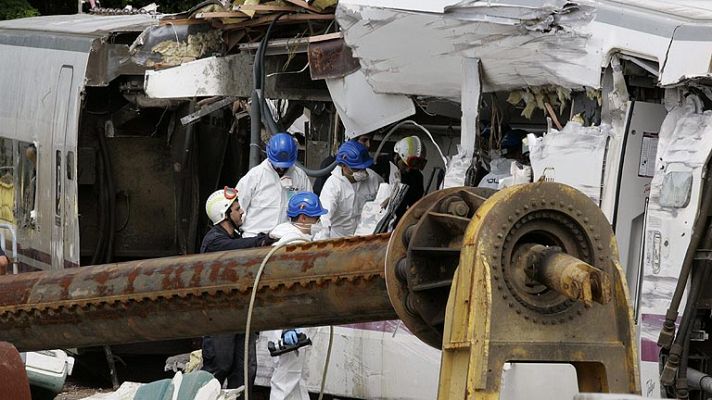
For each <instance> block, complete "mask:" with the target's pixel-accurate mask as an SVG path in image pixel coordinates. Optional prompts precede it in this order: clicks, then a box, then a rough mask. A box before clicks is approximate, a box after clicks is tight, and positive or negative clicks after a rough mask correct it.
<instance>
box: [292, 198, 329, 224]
mask: <svg viewBox="0 0 712 400" xmlns="http://www.w3.org/2000/svg"><path fill="white" fill-rule="evenodd" d="M328 212H329V210H326V209H324V207H322V206H321V201H319V196H317V195H316V194H314V193H312V192H299V193H297V194H295V195H294V196H292V198H291V199H289V204H287V216H288V217H290V218H294V217H298V216H299V215H301V214H304V215H306V216H307V217H319V216H321V215H324V214H326V213H328Z"/></svg>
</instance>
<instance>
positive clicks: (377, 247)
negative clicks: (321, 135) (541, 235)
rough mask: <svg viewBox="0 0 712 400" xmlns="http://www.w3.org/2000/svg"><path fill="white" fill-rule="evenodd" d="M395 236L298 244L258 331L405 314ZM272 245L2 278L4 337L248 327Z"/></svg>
mask: <svg viewBox="0 0 712 400" xmlns="http://www.w3.org/2000/svg"><path fill="white" fill-rule="evenodd" d="M388 239H389V235H376V236H369V237H360V238H348V239H339V240H332V241H324V242H314V243H309V244H298V245H290V246H288V247H287V248H285V249H281V250H278V251H277V252H276V253H275V254H274V255H273V256H272V259H271V260H270V261H269V262H268V264H267V267H266V269H265V272H264V275H263V276H262V280H261V282H260V285H259V291H258V294H257V299H256V303H255V309H254V313H253V317H252V326H253V328H254V329H255V330H266V329H279V328H285V327H300V326H314V325H329V324H344V323H355V322H362V321H378V320H387V319H395V318H397V316H396V313H395V311H394V310H393V307H392V306H391V303H390V301H389V299H388V294H387V292H386V285H385V280H384V259H385V254H386V248H387V245H388ZM269 250H270V248H259V249H251V250H241V251H232V252H219V253H210V254H198V255H191V256H183V257H169V258H159V259H152V260H142V261H133V262H126V263H120V264H111V265H100V266H92V267H83V268H76V269H70V270H63V271H51V272H33V273H26V274H20V275H14V276H2V277H0V341H7V342H10V343H13V344H14V345H15V346H16V347H17V348H18V349H19V350H21V351H31V350H41V349H53V348H65V347H84V346H95V345H104V344H127V343H136V342H145V341H154V340H164V339H178V338H190V337H196V336H201V335H206V334H215V333H221V332H240V331H244V326H245V320H246V317H247V307H248V303H249V298H250V291H251V288H252V285H253V281H254V277H255V274H256V273H257V269H258V267H259V265H260V263H261V262H262V260H263V258H264V256H265V255H266V254H267V253H268V252H269Z"/></svg>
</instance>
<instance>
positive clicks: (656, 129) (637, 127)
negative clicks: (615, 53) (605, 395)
mask: <svg viewBox="0 0 712 400" xmlns="http://www.w3.org/2000/svg"><path fill="white" fill-rule="evenodd" d="M666 115H667V110H666V109H665V106H664V105H662V104H658V103H646V102H642V101H634V102H631V103H630V106H629V107H628V118H627V123H626V127H625V137H624V140H623V146H622V150H621V151H622V154H621V161H620V163H621V164H620V167H619V172H618V173H619V179H618V187H617V188H616V203H615V204H616V206H615V209H614V210H615V211H614V216H613V228H614V230H615V233H616V238H617V239H618V249H619V252H620V259H621V265H622V266H623V268H624V270H625V271H626V279H627V281H628V286H629V290H630V294H631V297H632V299H631V300H632V301H633V305H634V308H635V309H636V310H637V303H638V298H639V290H638V288H639V286H640V274H641V271H642V254H643V253H642V252H643V229H644V223H645V211H646V208H647V204H648V198H649V196H650V182H651V181H652V179H653V175H654V173H655V159H656V151H657V147H658V134H659V133H660V126H661V125H662V123H663V120H664V119H665V116H666Z"/></svg>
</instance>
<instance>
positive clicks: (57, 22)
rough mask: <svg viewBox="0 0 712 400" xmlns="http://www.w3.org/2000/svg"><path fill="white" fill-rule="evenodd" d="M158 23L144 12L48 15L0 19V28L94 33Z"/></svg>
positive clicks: (124, 29)
mask: <svg viewBox="0 0 712 400" xmlns="http://www.w3.org/2000/svg"><path fill="white" fill-rule="evenodd" d="M152 25H158V19H157V18H156V17H152V16H150V15H146V14H138V15H113V16H98V15H90V14H76V15H49V16H42V17H33V18H21V19H13V20H8V21H0V29H12V30H31V31H42V32H57V33H73V34H83V35H89V34H95V35H99V34H102V33H110V32H114V31H123V32H141V31H143V30H144V29H145V28H146V27H149V26H152Z"/></svg>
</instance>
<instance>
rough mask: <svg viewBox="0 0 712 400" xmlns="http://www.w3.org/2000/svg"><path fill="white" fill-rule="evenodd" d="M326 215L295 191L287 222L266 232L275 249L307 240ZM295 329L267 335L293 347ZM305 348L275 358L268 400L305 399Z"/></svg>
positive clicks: (316, 201) (313, 201)
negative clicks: (296, 240)
mask: <svg viewBox="0 0 712 400" xmlns="http://www.w3.org/2000/svg"><path fill="white" fill-rule="evenodd" d="M326 213H327V210H325V209H324V207H322V205H321V202H320V201H319V197H318V196H317V195H316V194H314V193H312V192H299V193H297V194H295V195H294V196H293V197H292V198H291V199H290V200H289V205H288V207H287V216H288V217H289V222H285V223H283V224H280V225H277V227H276V228H274V229H273V230H272V232H270V236H271V237H272V238H273V239H279V240H278V241H277V242H276V243H275V244H274V245H275V246H278V245H280V244H282V243H286V242H289V241H290V240H294V239H300V240H303V241H307V242H308V241H311V240H312V239H313V238H314V236H315V235H316V234H317V233H319V232H320V227H321V224H320V222H319V219H320V218H321V216H323V215H324V214H326ZM298 334H299V330H297V329H286V330H284V331H271V332H268V333H267V335H268V336H270V338H271V339H272V341H275V342H276V341H277V340H278V339H280V338H281V339H282V343H284V344H285V345H287V346H292V345H295V344H297V342H298V341H299V339H298ZM306 352H307V349H306V348H304V347H303V348H301V349H299V350H296V351H292V352H289V353H285V354H282V355H281V356H279V357H278V358H277V362H276V366H275V369H274V372H272V379H271V380H270V388H271V390H270V397H269V398H270V400H309V392H308V391H307V388H306V383H305V381H304V378H303V370H304V366H305V361H306V357H307V354H306Z"/></svg>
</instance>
